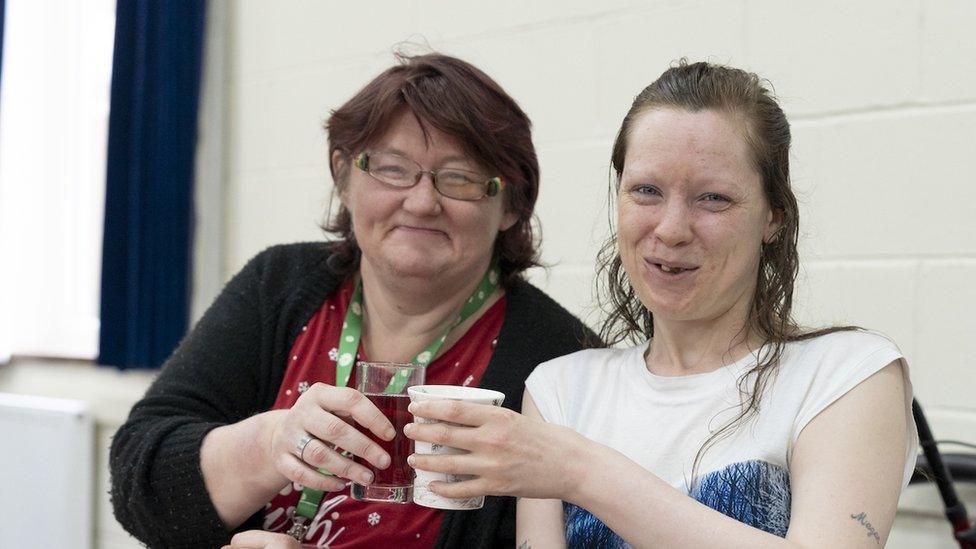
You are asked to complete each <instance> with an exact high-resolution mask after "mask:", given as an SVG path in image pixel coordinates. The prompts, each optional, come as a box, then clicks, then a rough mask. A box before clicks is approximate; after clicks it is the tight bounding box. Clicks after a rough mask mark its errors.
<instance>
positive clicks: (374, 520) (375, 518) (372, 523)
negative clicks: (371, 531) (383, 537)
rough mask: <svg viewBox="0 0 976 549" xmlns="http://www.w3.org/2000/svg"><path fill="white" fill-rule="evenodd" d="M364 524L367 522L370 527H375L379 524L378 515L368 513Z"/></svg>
mask: <svg viewBox="0 0 976 549" xmlns="http://www.w3.org/2000/svg"><path fill="white" fill-rule="evenodd" d="M366 522H368V523H369V525H370V526H376V525H377V524H379V523H380V514H379V513H376V512H373V513H370V514H369V516H368V517H366Z"/></svg>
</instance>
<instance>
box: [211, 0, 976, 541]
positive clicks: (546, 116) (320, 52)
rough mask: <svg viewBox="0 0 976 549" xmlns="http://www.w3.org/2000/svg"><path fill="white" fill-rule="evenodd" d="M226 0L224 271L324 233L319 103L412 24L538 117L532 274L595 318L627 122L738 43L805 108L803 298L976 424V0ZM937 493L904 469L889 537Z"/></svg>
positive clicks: (922, 523) (337, 93)
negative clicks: (872, 340)
mask: <svg viewBox="0 0 976 549" xmlns="http://www.w3.org/2000/svg"><path fill="white" fill-rule="evenodd" d="M227 9H228V15H229V17H228V29H227V37H228V40H229V43H228V48H227V74H226V79H225V85H226V89H227V97H226V101H225V108H226V111H225V114H226V129H225V131H226V134H227V136H228V139H229V140H228V143H227V149H226V151H225V155H226V156H225V164H224V165H225V168H226V178H227V179H226V181H225V182H224V183H225V186H226V204H224V208H225V212H226V213H225V215H224V219H223V222H222V223H223V227H224V249H223V250H222V254H223V257H224V258H225V260H224V266H223V273H222V274H223V276H224V277H225V278H228V277H230V276H231V275H232V274H233V273H234V272H236V270H237V269H239V268H240V267H241V266H242V265H243V264H244V262H245V261H246V260H247V259H248V258H249V257H250V256H252V255H253V254H254V253H256V252H258V251H260V250H261V249H262V248H264V247H265V246H268V245H270V244H273V243H278V242H289V241H297V240H309V239H320V238H322V235H321V232H320V231H319V230H318V227H317V224H318V223H319V222H320V221H321V220H322V218H323V215H324V212H325V211H326V209H327V207H328V205H329V195H330V191H331V180H330V178H329V175H328V169H327V165H326V155H325V137H324V135H323V132H322V130H321V123H322V121H323V120H324V119H325V117H326V116H327V114H328V111H329V109H330V108H334V107H336V106H338V105H340V104H341V103H342V102H343V101H344V100H345V99H347V98H348V97H349V96H350V95H351V94H352V93H353V92H354V91H355V90H357V89H358V88H359V87H360V86H362V85H363V84H364V83H365V82H366V81H367V80H368V79H370V78H372V77H373V76H374V75H375V74H377V73H378V72H379V71H380V70H382V69H384V68H385V67H387V66H388V65H389V64H390V63H391V62H392V55H391V53H390V52H391V50H392V48H393V47H394V46H395V45H396V44H397V43H399V42H401V41H413V42H424V41H426V42H429V44H430V45H431V46H432V47H433V48H435V49H437V50H440V51H443V52H446V53H452V54H455V55H458V56H461V57H463V58H465V59H467V60H469V61H471V62H473V63H475V64H476V65H478V66H480V67H481V68H483V69H484V70H486V71H487V72H488V73H489V74H490V75H492V76H493V77H494V78H496V79H497V80H498V81H499V82H500V83H501V84H502V85H503V86H504V87H505V88H506V89H507V90H508V91H509V92H510V93H511V94H512V95H513V96H514V97H515V98H516V99H517V100H518V101H519V102H520V103H521V105H522V107H523V108H524V109H525V110H526V112H527V113H528V114H529V116H530V117H531V118H532V120H533V121H534V123H535V140H536V144H537V147H538V151H539V156H540V162H541V166H542V174H543V184H542V192H541V197H540V199H539V204H538V216H539V221H540V224H541V227H542V234H543V236H544V245H543V251H544V254H543V256H544V259H545V260H546V262H547V263H549V264H550V265H551V268H549V269H548V270H547V271H541V272H536V273H533V274H532V279H533V280H534V281H535V282H536V283H537V284H539V285H541V286H543V287H544V288H545V289H546V290H547V291H549V292H550V293H551V294H552V295H553V296H555V297H556V298H557V299H558V300H559V301H560V302H562V303H563V304H564V305H565V306H566V307H568V308H569V309H570V310H573V311H575V312H578V313H580V314H581V315H587V316H586V318H587V319H588V320H589V321H590V322H591V324H595V323H596V322H597V320H598V317H597V316H595V315H594V314H593V311H592V305H593V300H592V294H593V292H592V288H593V270H594V264H593V260H594V257H595V255H596V251H597V249H598V247H599V244H600V242H601V241H602V240H603V238H604V237H605V236H606V233H607V214H608V212H607V207H606V196H607V186H608V165H609V154H610V146H611V143H612V140H613V136H614V132H615V131H616V129H617V127H618V126H619V123H620V120H621V118H622V116H623V114H624V113H625V112H626V110H627V108H628V106H629V104H630V101H631V100H632V98H633V96H634V95H635V94H636V93H637V92H638V91H639V90H640V89H641V88H643V86H645V85H646V84H648V83H649V82H650V81H652V80H653V79H654V78H655V77H656V76H657V75H658V74H660V72H661V71H663V70H664V69H665V68H666V67H667V66H668V65H669V63H670V62H671V61H672V60H674V59H676V58H679V57H682V56H687V57H689V58H690V59H693V60H700V59H704V60H710V61H717V62H724V63H728V64H732V65H734V66H738V67H742V68H746V69H750V70H753V71H756V72H758V73H759V74H760V75H762V76H764V77H767V78H768V79H769V80H771V81H772V83H773V84H774V86H775V89H776V91H777V93H778V95H779V96H780V98H781V99H782V104H783V106H784V108H785V110H786V112H787V114H788V115H789V116H790V119H791V120H792V122H793V128H794V140H795V147H794V152H793V173H794V184H795V187H796V189H797V192H798V193H799V195H800V201H801V208H802V213H801V215H802V217H801V221H802V229H801V230H802V235H801V239H802V254H803V255H802V260H803V267H802V273H801V279H800V281H799V287H798V296H797V313H798V316H799V318H800V319H801V320H802V321H803V322H805V323H807V324H811V325H816V324H831V323H854V324H859V325H863V326H867V327H871V328H875V329H878V330H881V331H883V332H886V333H888V334H889V335H891V336H892V337H894V338H895V339H896V341H897V342H898V343H899V344H900V345H901V347H902V349H903V350H904V352H905V353H906V355H907V357H908V359H909V361H910V364H911V366H912V375H913V379H914V382H915V388H916V391H917V395H918V397H919V398H920V400H921V401H922V402H923V403H924V404H925V405H926V409H927V410H928V412H929V415H930V416H931V418H930V419H931V420H932V422H933V425H934V428H935V429H936V430H937V432H938V433H939V435H940V437H941V438H953V439H962V440H968V441H969V442H976V404H974V403H976V399H974V398H973V388H974V387H976V368H973V367H971V366H970V362H971V361H972V357H973V356H976V337H973V335H972V334H976V316H974V315H972V314H971V311H973V310H974V309H976V289H974V286H973V285H972V281H973V280H976V238H974V236H976V200H974V199H973V197H972V192H971V189H972V188H973V187H974V184H976V175H974V174H976V40H974V39H973V38H972V29H974V28H976V4H974V3H972V2H966V1H962V0H960V1H945V2H936V1H925V0H913V1H897V2H886V1H881V0H871V1H862V2H845V1H842V0H831V1H822V2H816V3H804V4H803V5H802V6H800V5H797V4H796V3H783V2H777V1H774V0H735V1H729V0H722V1H718V0H716V1H677V0H673V1H656V2H627V1H621V0H616V1H606V2H593V1H578V0H562V1H557V0H548V1H538V2H519V1H516V0H498V1H494V2H490V3H489V2H480V3H473V2H447V1H421V0H417V1H406V2H382V3H374V4H372V5H362V4H354V3H335V2H317V1H302V2H299V1H294V0H292V1H285V2H282V1H270V0H263V1H250V2H235V3H228V4H227ZM202 215H206V212H203V213H202ZM866 474H870V473H869V472H866ZM967 493H968V494H972V492H967ZM933 494H934V492H932V491H929V490H928V489H926V488H912V489H910V490H909V493H908V494H906V496H905V497H904V498H903V509H904V510H905V511H904V512H903V514H902V515H901V516H900V517H899V521H898V523H897V527H896V531H895V533H894V534H893V535H892V540H891V546H896V547H899V546H901V547H909V546H918V544H919V543H923V542H924V544H925V545H926V546H931V547H939V546H944V547H952V544H951V543H949V539H948V536H947V535H945V532H944V527H943V525H942V524H940V522H939V520H938V519H937V518H926V517H928V516H930V515H931V516H932V517H937V516H938V513H937V512H935V511H936V507H935V505H936V504H937V502H936V500H935V499H934V495H933ZM970 501H972V502H973V503H974V504H976V501H974V500H973V498H970ZM972 507H976V505H972Z"/></svg>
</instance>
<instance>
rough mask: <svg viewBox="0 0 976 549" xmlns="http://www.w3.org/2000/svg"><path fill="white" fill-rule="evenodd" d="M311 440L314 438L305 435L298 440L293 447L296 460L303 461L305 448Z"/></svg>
mask: <svg viewBox="0 0 976 549" xmlns="http://www.w3.org/2000/svg"><path fill="white" fill-rule="evenodd" d="M313 440H315V437H313V436H312V435H309V434H307V433H306V434H305V436H303V437H302V438H300V439H298V444H296V445H295V455H296V456H298V459H300V460H302V461H305V458H304V457H303V456H304V454H305V447H306V446H308V443H309V442H312V441H313Z"/></svg>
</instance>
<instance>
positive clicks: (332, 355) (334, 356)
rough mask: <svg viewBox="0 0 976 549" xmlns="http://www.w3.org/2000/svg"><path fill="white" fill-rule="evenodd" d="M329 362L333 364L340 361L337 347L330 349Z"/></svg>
mask: <svg viewBox="0 0 976 549" xmlns="http://www.w3.org/2000/svg"><path fill="white" fill-rule="evenodd" d="M329 360H331V361H332V362H335V361H337V360H339V349H338V348H337V347H333V348H331V349H329Z"/></svg>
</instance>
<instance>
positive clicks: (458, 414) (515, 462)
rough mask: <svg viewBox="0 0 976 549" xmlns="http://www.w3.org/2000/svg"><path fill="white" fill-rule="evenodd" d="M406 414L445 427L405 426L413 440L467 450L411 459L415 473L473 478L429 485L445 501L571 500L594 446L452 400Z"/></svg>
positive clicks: (566, 432)
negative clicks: (483, 497) (490, 497)
mask: <svg viewBox="0 0 976 549" xmlns="http://www.w3.org/2000/svg"><path fill="white" fill-rule="evenodd" d="M410 413H412V414H413V415H414V416H419V417H423V418H427V419H436V420H440V421H444V422H450V423H454V424H458V425H460V426H452V425H447V424H446V423H427V424H422V423H410V424H408V425H406V426H405V427H404V429H403V432H404V434H406V435H407V437H408V438H411V439H413V440H419V441H422V442H431V443H434V444H440V445H442V446H452V447H454V448H461V449H463V450H467V451H468V452H469V453H467V454H461V455H423V454H413V455H411V456H410V458H409V459H408V462H409V463H410V465H411V466H412V467H414V468H415V469H422V470H424V471H432V472H440V473H447V474H451V475H474V476H475V477H476V478H474V479H472V480H466V481H462V482H455V483H443V482H432V483H431V484H430V489H431V491H433V492H434V493H436V494H438V495H441V496H444V497H448V498H468V497H475V496H480V495H507V496H519V497H528V498H538V499H563V500H571V499H572V491H573V490H574V489H575V488H576V486H577V485H578V483H579V480H580V478H581V476H582V475H584V474H585V473H586V471H585V466H584V465H583V464H584V463H585V462H586V461H585V460H584V459H583V458H584V457H585V456H586V454H587V453H588V452H589V451H592V450H593V449H594V448H593V446H595V444H594V443H592V442H591V441H589V440H587V439H586V438H584V437H583V436H581V435H580V434H578V433H576V432H575V431H573V430H571V429H568V428H566V427H561V426H558V425H553V424H550V423H545V422H542V421H539V420H536V419H533V418H529V417H525V416H523V415H522V414H519V413H517V412H514V411H512V410H509V409H506V408H501V407H497V406H489V405H486V404H474V403H470V402H460V401H455V400H431V401H424V402H414V403H412V404H411V405H410Z"/></svg>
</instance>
